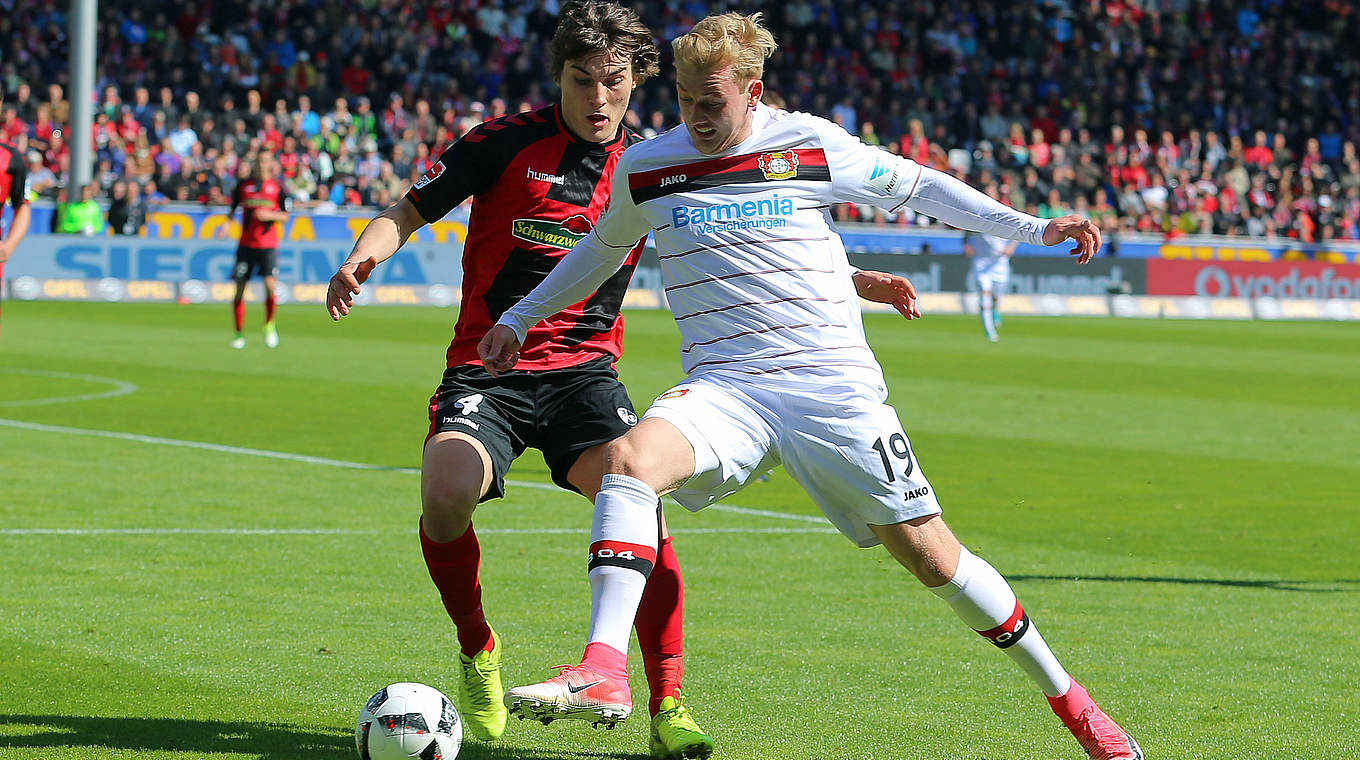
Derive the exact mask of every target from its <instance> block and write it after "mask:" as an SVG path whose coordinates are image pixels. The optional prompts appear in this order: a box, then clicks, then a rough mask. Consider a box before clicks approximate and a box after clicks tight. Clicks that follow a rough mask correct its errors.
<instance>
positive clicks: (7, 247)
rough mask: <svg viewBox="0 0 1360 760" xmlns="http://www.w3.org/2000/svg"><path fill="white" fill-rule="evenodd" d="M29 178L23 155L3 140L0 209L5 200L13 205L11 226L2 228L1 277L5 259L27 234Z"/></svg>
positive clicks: (2, 278)
mask: <svg viewBox="0 0 1360 760" xmlns="http://www.w3.org/2000/svg"><path fill="white" fill-rule="evenodd" d="M27 179H28V169H27V167H26V166H25V165H24V157H23V156H21V155H19V151H18V149H16V148H15V147H14V146H13V145H10V144H8V143H0V211H4V204H5V201H9V205H10V208H13V209H14V218H13V219H12V220H10V224H9V229H8V230H3V231H0V232H2V233H3V237H4V239H3V240H0V281H3V280H4V279H5V262H6V261H9V257H10V256H11V255H12V254H13V253H14V249H15V248H17V247H19V243H20V242H21V241H22V240H23V239H24V235H27V234H28V223H29V219H30V217H31V215H32V210H31V209H29V207H28V199H27V198H26V197H24V184H25V183H26V181H27Z"/></svg>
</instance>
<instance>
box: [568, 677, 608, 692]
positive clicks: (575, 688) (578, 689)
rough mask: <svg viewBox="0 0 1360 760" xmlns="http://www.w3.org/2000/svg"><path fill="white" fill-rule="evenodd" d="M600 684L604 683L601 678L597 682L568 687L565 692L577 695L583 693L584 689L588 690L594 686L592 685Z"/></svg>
mask: <svg viewBox="0 0 1360 760" xmlns="http://www.w3.org/2000/svg"><path fill="white" fill-rule="evenodd" d="M601 683H604V679H603V678H601V679H600V680H598V681H591V682H590V683H583V684H581V685H580V686H568V687H567V691H569V692H571V693H572V694H578V693H580V692H583V691H585V690H586V689H589V688H590V687H592V686H594V685H596V684H601Z"/></svg>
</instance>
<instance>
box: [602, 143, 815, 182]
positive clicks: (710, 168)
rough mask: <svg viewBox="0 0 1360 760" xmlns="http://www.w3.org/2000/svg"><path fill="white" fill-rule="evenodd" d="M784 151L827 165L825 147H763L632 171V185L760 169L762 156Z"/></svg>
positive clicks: (804, 162) (802, 161) (801, 160)
mask: <svg viewBox="0 0 1360 760" xmlns="http://www.w3.org/2000/svg"><path fill="white" fill-rule="evenodd" d="M775 152H783V153H794V154H797V156H798V165H799V166H826V165H827V164H826V153H824V152H823V151H822V149H821V148H799V149H797V150H793V151H768V150H765V151H761V152H759V153H747V154H744V155H740V156H727V157H726V158H712V159H709V160H707V161H697V162H695V163H692V164H677V165H675V166H667V167H664V168H661V169H653V170H651V171H646V172H637V173H635V174H629V175H628V189H629V190H637V189H639V188H643V187H651V186H653V185H657V184H660V183H661V181H662V180H663V179H666V178H668V177H675V176H678V175H681V174H683V175H685V177H686V179H690V180H692V179H694V178H696V177H706V176H709V175H711V174H726V173H727V172H740V171H759V170H760V163H759V161H760V157H761V156H763V155H766V154H769V153H775Z"/></svg>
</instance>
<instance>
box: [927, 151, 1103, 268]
mask: <svg viewBox="0 0 1360 760" xmlns="http://www.w3.org/2000/svg"><path fill="white" fill-rule="evenodd" d="M906 205H907V206H909V207H911V208H913V209H915V210H916V211H920V212H921V213H923V214H926V215H927V216H933V217H935V218H936V219H939V220H940V221H942V222H944V223H945V224H948V225H951V226H954V227H958V228H959V229H961V230H972V231H973V232H985V233H987V234H989V235H997V236H999V237H1004V238H1007V239H1010V240H1019V241H1021V242H1025V243H1032V244H1035V245H1057V244H1058V243H1061V242H1062V241H1064V240H1067V239H1069V238H1070V239H1072V240H1075V241H1076V243H1077V245H1076V246H1075V247H1074V248H1073V249H1072V251H1071V253H1072V255H1074V256H1077V257H1078V258H1077V263H1078V264H1085V263H1087V262H1089V261H1090V260H1091V259H1092V258H1093V257H1095V255H1096V253H1098V252H1099V251H1100V229H1099V228H1098V227H1096V225H1095V223H1094V222H1092V221H1091V220H1089V219H1083V218H1082V217H1080V216H1077V215H1076V214H1070V215H1068V216H1063V217H1059V218H1057V219H1048V220H1044V219H1038V218H1035V217H1032V216H1030V215H1029V214H1026V213H1023V212H1020V211H1016V210H1015V209H1013V208H1010V207H1009V206H1006V205H1004V204H1002V203H1000V202H998V201H996V200H993V199H991V198H989V197H987V195H986V194H985V193H983V192H982V191H980V190H977V189H975V188H973V187H970V186H969V185H968V184H967V183H965V182H962V181H960V180H958V179H955V178H954V177H951V176H949V175H948V174H945V173H944V172H941V171H937V170H935V169H930V168H923V169H922V170H921V178H920V180H919V181H918V182H917V183H916V190H915V191H914V193H913V194H912V196H911V198H908V199H907V203H906Z"/></svg>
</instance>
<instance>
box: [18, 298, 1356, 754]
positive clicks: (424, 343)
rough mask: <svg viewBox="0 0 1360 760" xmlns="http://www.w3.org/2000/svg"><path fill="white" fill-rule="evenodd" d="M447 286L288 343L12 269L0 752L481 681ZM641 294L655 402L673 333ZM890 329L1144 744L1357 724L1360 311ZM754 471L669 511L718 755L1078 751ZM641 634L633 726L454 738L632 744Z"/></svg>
mask: <svg viewBox="0 0 1360 760" xmlns="http://www.w3.org/2000/svg"><path fill="white" fill-rule="evenodd" d="M453 317H454V314H453V312H452V311H448V310H442V311H441V310H435V309H416V308H400V309H398V308H390V309H382V308H372V307H369V308H360V309H359V310H357V311H356V312H355V314H354V315H353V316H352V317H350V318H349V319H347V320H346V321H345V322H343V323H342V324H338V325H336V324H332V323H331V322H330V321H329V319H328V318H327V317H325V316H324V314H323V311H322V309H321V308H320V307H301V306H289V307H283V308H282V309H281V311H280V321H279V325H280V331H281V335H282V338H283V344H282V346H281V347H280V348H278V349H277V350H274V351H269V350H267V349H265V348H264V347H263V343H262V341H261V340H260V334H259V329H258V328H259V320H260V309H259V308H258V307H257V306H252V308H251V311H250V314H249V319H250V328H249V329H250V331H249V332H248V333H247V334H248V337H249V339H250V344H249V345H248V346H247V348H246V349H245V350H244V351H233V350H231V349H230V348H228V346H227V343H228V341H229V339H230V337H231V334H230V329H229V328H230V315H229V313H228V308H227V307H198V306H177V305H103V304H66V303H21V302H9V303H6V304H5V307H4V322H3V333H0V576H3V578H4V582H3V584H0V685H3V688H2V689H0V694H3V706H0V758H24V759H25V760H29V759H32V760H60V759H66V758H100V759H101V760H103V759H105V758H119V759H122V758H136V759H137V760H151V759H152V758H155V759H156V760H172V759H174V760H181V759H187V758H233V759H241V758H261V759H265V760H305V759H306V758H335V759H343V758H349V757H353V753H354V750H353V740H352V738H351V731H352V726H353V720H354V715H355V713H356V712H357V710H358V708H359V707H360V706H361V705H362V704H363V702H364V700H365V699H366V698H367V697H368V696H369V695H370V694H371V693H373V692H374V691H376V690H377V689H378V688H379V687H381V686H383V685H385V684H387V683H390V682H393V681H398V680H417V681H423V682H425V683H429V684H431V685H433V686H436V687H438V688H442V689H444V690H445V691H446V692H448V693H450V694H453V693H454V692H455V686H456V681H455V680H454V679H456V678H457V672H456V667H455V666H454V664H453V663H454V659H453V653H454V651H455V650H454V643H453V638H452V635H451V631H452V629H451V626H450V624H449V622H448V620H447V619H446V617H445V615H444V612H443V610H442V608H441V607H440V605H439V602H438V599H437V596H436V594H435V592H434V588H433V585H432V584H431V583H430V581H429V578H428V576H427V575H426V572H425V567H424V564H423V562H422V561H421V557H420V551H419V548H418V543H417V541H416V538H415V527H416V519H417V516H418V515H419V496H418V478H417V476H416V475H415V474H413V470H412V469H411V468H414V467H417V466H418V465H419V451H420V444H421V440H422V436H423V434H424V430H425V427H426V420H425V404H426V400H427V399H428V397H429V394H430V391H431V390H432V388H433V386H434V384H435V382H436V380H437V378H438V376H439V373H440V370H441V369H442V366H443V364H442V362H443V351H444V348H445V346H446V345H447V340H448V336H449V334H450V331H451V325H452V321H453ZM627 319H628V336H629V337H628V344H627V348H626V350H625V358H624V360H623V361H622V362H621V363H620V370H621V372H622V375H623V378H624V380H625V382H627V383H628V384H629V387H630V389H631V391H632V392H633V395H634V400H635V401H636V402H637V404H638V406H639V410H641V409H642V408H645V406H646V404H647V402H648V400H649V399H651V398H652V397H654V396H655V395H656V394H657V393H659V392H661V391H663V390H665V389H666V388H667V387H669V386H670V385H671V384H672V383H673V382H675V381H676V380H677V379H678V378H679V376H680V373H679V360H678V352H677V349H678V345H679V340H678V335H677V333H676V331H675V328H674V326H673V324H672V323H671V321H670V318H669V315H666V314H664V313H659V312H632V313H629V314H628V315H627ZM867 329H868V334H869V339H870V342H871V343H872V345H873V346H874V348H875V350H876V352H877V354H878V356H879V359H880V361H881V362H882V363H883V364H884V366H885V368H886V371H887V375H888V381H889V385H890V387H891V394H892V395H891V399H890V400H891V402H892V403H893V404H894V405H895V406H896V407H897V409H898V411H899V413H900V415H901V417H902V420H903V422H904V424H905V426H906V429H907V431H908V433H909V434H910V435H911V437H912V443H913V446H914V448H915V449H916V451H917V452H918V454H919V459H920V461H921V464H922V466H923V467H924V469H925V472H926V473H927V474H928V476H929V477H930V479H931V481H932V483H933V484H934V486H935V489H936V490H937V491H938V493H939V494H940V498H941V502H942V503H943V504H944V507H945V515H946V517H947V518H948V519H949V521H950V523H951V524H952V525H953V527H954V529H955V531H956V532H957V533H958V534H959V535H960V537H961V538H962V539H963V541H964V542H965V543H966V544H967V545H969V546H970V547H971V548H972V549H973V550H974V551H976V552H977V553H979V554H981V555H983V556H984V557H987V558H988V559H990V560H991V561H992V562H993V563H994V564H995V565H996V566H997V567H998V568H999V569H1000V570H1001V571H1002V572H1003V573H1004V574H1006V575H1007V576H1008V577H1009V578H1010V579H1011V580H1012V582H1013V584H1014V586H1015V588H1016V591H1017V593H1018V594H1019V596H1020V598H1021V600H1022V601H1023V602H1024V604H1025V606H1026V609H1027V610H1028V611H1029V613H1030V615H1031V617H1032V618H1033V620H1034V621H1035V623H1036V625H1037V626H1038V627H1039V628H1040V630H1041V631H1042V632H1043V633H1044V635H1045V637H1046V638H1047V639H1048V640H1049V641H1050V643H1051V644H1052V645H1053V646H1054V648H1055V650H1056V651H1057V653H1058V655H1059V657H1060V658H1061V659H1062V660H1063V662H1064V664H1065V665H1066V666H1067V667H1068V668H1069V669H1070V670H1071V671H1072V672H1073V673H1074V674H1075V675H1076V676H1077V677H1078V678H1079V679H1080V680H1081V681H1083V683H1085V685H1086V686H1087V687H1088V688H1089V689H1090V690H1091V692H1092V693H1093V694H1094V695H1095V696H1096V698H1097V699H1099V700H1100V701H1101V702H1102V703H1103V704H1104V705H1105V707H1106V708H1107V709H1108V710H1109V711H1110V712H1111V714H1113V715H1114V716H1115V717H1116V718H1117V719H1119V720H1120V721H1121V722H1122V723H1123V724H1124V725H1125V726H1126V727H1127V728H1129V729H1130V731H1131V732H1132V733H1134V734H1135V736H1136V737H1137V738H1138V739H1139V740H1140V742H1141V743H1142V744H1143V747H1144V749H1145V750H1146V751H1147V753H1148V757H1149V758H1152V759H1154V760H1167V759H1170V758H1194V759H1201V758H1225V759H1226V758H1233V759H1234V760H1235V759H1237V758H1269V759H1270V760H1280V759H1281V758H1309V759H1310V760H1311V759H1314V758H1356V757H1360V754H1357V750H1356V742H1357V737H1358V736H1360V698H1357V696H1356V695H1357V693H1358V692H1357V687H1356V679H1357V674H1358V673H1360V653H1357V648H1356V631H1357V630H1358V629H1360V560H1358V559H1357V549H1358V547H1360V499H1357V497H1356V486H1357V484H1360V463H1358V462H1357V456H1356V455H1357V453H1358V452H1360V447H1357V441H1360V392H1357V389H1360V330H1357V328H1356V326H1355V325H1350V324H1329V323H1261V322H1251V323H1233V322H1163V321H1147V322H1144V321H1117V320H1102V319H1041V318H1014V319H1010V320H1007V322H1006V325H1005V327H1004V329H1003V331H1002V340H1001V342H1000V343H998V344H990V343H987V342H986V341H985V340H984V339H983V337H982V335H981V329H980V327H979V326H978V325H977V323H976V322H975V321H974V320H973V319H971V318H963V317H958V318H954V317H943V316H927V317H926V318H925V319H923V320H921V321H919V322H913V323H907V322H904V321H902V320H901V319H900V318H898V317H896V316H895V315H894V316H887V315H874V316H871V317H869V319H868V320H867ZM90 431H100V432H102V433H106V434H112V435H94V434H92V433H91V432H90ZM186 442H192V443H195V444H209V445H208V446H203V445H198V446H190V445H188V444H187V443H186ZM276 452H281V453H283V454H287V455H300V456H292V457H291V458H286V457H280V456H278V455H277V454H275V453H276ZM510 478H511V479H512V481H514V483H513V484H512V487H511V488H510V489H509V498H508V499H506V500H504V501H500V502H495V503H491V504H488V505H485V506H484V507H483V508H482V510H481V511H479V513H478V517H477V524H478V528H479V532H480V533H481V534H482V536H483V545H484V548H485V564H484V569H483V572H484V577H483V582H484V585H485V588H486V609H487V611H488V614H489V616H490V619H491V621H492V623H493V624H494V625H495V626H496V627H497V629H498V630H499V631H500V633H501V635H502V637H503V638H504V640H505V643H506V647H507V649H506V652H507V654H506V657H507V664H506V672H505V676H506V680H507V682H508V683H509V684H522V683H528V682H532V681H537V680H541V679H542V678H543V677H546V676H548V675H550V674H551V671H550V670H549V669H548V668H549V666H551V665H554V664H556V663H561V662H568V661H573V662H574V661H575V659H576V658H577V657H579V656H580V652H581V647H582V645H583V644H584V641H583V638H584V633H585V627H586V618H587V614H588V604H589V589H588V587H587V584H586V583H585V574H584V569H585V568H584V564H585V563H584V556H585V538H586V531H587V530H588V527H589V522H590V510H589V508H588V505H587V504H586V503H585V502H584V501H582V500H581V499H580V498H579V497H577V496H574V495H569V494H565V493H561V492H558V491H555V490H552V489H551V488H544V487H542V484H544V483H546V482H547V474H546V471H545V468H544V466H543V463H542V460H541V459H540V458H538V457H537V456H536V455H533V454H530V455H528V456H526V457H525V458H524V459H523V460H522V461H521V462H520V463H518V464H517V466H516V467H515V468H514V469H513V470H512V472H511V474H510ZM534 484H537V485H538V486H539V487H533V485H534ZM731 501H732V503H733V504H734V505H737V506H740V507H746V508H751V509H754V510H762V511H763V512H773V513H778V514H776V515H770V514H763V513H755V512H742V511H734V510H725V511H723V510H717V509H714V510H709V511H707V512H704V513H701V514H697V515H691V514H688V513H686V512H685V511H684V510H682V509H679V508H678V507H674V506H672V507H670V508H669V509H668V515H669V517H670V520H671V525H672V529H673V531H674V532H675V534H676V536H677V540H676V548H677V551H678V553H679V555H680V559H681V562H682V564H683V566H684V571H685V576H686V581H687V594H688V599H687V602H688V604H687V618H688V620H687V623H688V625H687V639H688V644H687V652H688V656H687V665H688V667H687V672H686V689H687V693H688V695H689V702H690V705H691V707H692V709H693V710H694V712H695V714H696V717H698V718H699V720H700V722H701V724H702V725H703V726H704V727H705V728H706V729H707V730H708V731H710V732H711V733H712V734H714V735H715V736H716V738H717V740H718V747H719V757H721V758H731V759H732V760H760V759H765V758H768V759H770V760H774V759H778V760H787V759H790V758H818V759H821V758H844V759H846V760H866V759H868V758H907V759H913V760H915V759H920V760H928V759H929V760H937V759H943V758H949V759H955V758H957V759H959V760H1041V759H1042V760H1057V759H1062V758H1072V759H1074V760H1075V759H1076V758H1080V757H1081V756H1082V752H1081V750H1080V749H1079V748H1078V747H1077V745H1076V743H1075V742H1073V741H1072V740H1071V738H1070V737H1069V736H1068V735H1067V734H1066V732H1065V731H1064V729H1063V728H1062V726H1061V724H1059V722H1058V721H1057V720H1056V719H1055V718H1054V717H1053V716H1052V715H1051V714H1050V713H1049V712H1048V709H1047V706H1046V705H1045V703H1044V701H1043V699H1042V697H1041V695H1040V694H1039V692H1038V691H1037V690H1036V689H1035V688H1033V687H1032V686H1031V685H1030V683H1029V682H1028V681H1027V680H1026V679H1025V678H1024V677H1023V676H1022V675H1021V674H1020V672H1019V670H1018V669H1017V668H1015V667H1014V666H1013V665H1012V663H1011V662H1010V661H1009V659H1008V658H1007V657H1005V656H1004V655H1002V654H1000V653H998V652H997V651H996V650H994V649H993V648H992V647H991V646H989V645H988V644H987V643H986V642H984V641H983V640H982V639H980V638H979V637H977V636H975V635H973V634H971V633H969V632H968V631H967V630H966V629H965V628H964V627H963V626H962V624H961V623H960V622H959V621H958V620H957V619H956V618H955V617H954V615H953V614H952V613H951V612H950V611H949V609H948V608H947V607H946V606H945V605H944V604H943V603H941V602H940V601H939V600H938V599H936V598H935V597H934V596H933V595H931V594H929V593H927V592H926V591H924V590H922V589H921V588H919V586H918V585H917V584H916V583H915V582H914V581H913V580H912V579H911V578H910V577H909V576H908V575H907V574H906V573H905V572H904V571H902V570H900V569H899V568H898V567H897V566H896V565H895V564H894V563H893V562H892V561H891V560H889V559H888V558H887V556H886V554H885V553H884V552H883V551H882V550H858V549H855V548H853V547H852V546H851V545H850V544H849V542H847V541H846V540H845V539H844V538H841V537H840V536H839V535H837V534H835V533H832V532H830V530H829V529H828V528H827V527H826V524H825V523H822V522H819V521H817V520H815V519H812V518H813V516H815V515H816V514H817V512H816V509H815V507H814V506H813V505H812V504H811V502H810V501H809V499H808V498H807V497H806V496H805V495H803V494H802V493H801V492H800V491H799V490H798V489H797V487H796V486H794V485H793V484H792V483H791V482H790V480H789V479H788V478H787V477H786V476H785V475H783V474H782V473H776V474H775V476H774V477H773V478H771V479H770V480H769V481H767V482H761V483H757V484H755V485H753V486H752V487H751V488H749V489H747V490H746V491H744V492H742V493H740V494H738V495H736V496H734V497H733V498H732V499H731ZM637 659H638V658H637V655H636V649H634V654H633V660H634V663H635V667H634V671H635V676H634V695H635V698H636V699H637V700H638V703H639V713H640V714H636V715H634V717H633V718H631V719H629V721H628V722H627V723H625V724H624V725H623V726H622V727H620V728H619V729H618V730H616V731H613V732H603V731H592V730H591V729H589V728H586V727H584V726H583V725H581V724H574V723H570V722H568V723H564V724H556V725H553V726H550V727H544V726H540V725H538V724H535V723H529V722H524V723H521V722H518V721H516V722H512V724H511V725H510V727H509V729H508V730H507V732H506V735H505V737H504V739H503V740H502V741H500V742H498V743H496V744H494V745H485V744H480V743H477V742H476V741H469V742H468V743H467V744H465V745H464V749H463V751H462V753H461V757H463V758H470V759H473V760H476V759H479V758H486V759H492V758H494V759H502V758H505V759H508V758H525V759H527V760H558V759H564V760H586V759H588V758H616V759H619V760H631V759H635V758H636V759H638V760H640V759H641V758H643V757H644V756H645V752H646V729H647V725H646V719H645V709H644V708H643V705H642V701H643V699H644V695H645V694H646V685H645V682H644V681H643V680H642V678H641V673H640V671H641V668H640V666H639V665H637Z"/></svg>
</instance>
